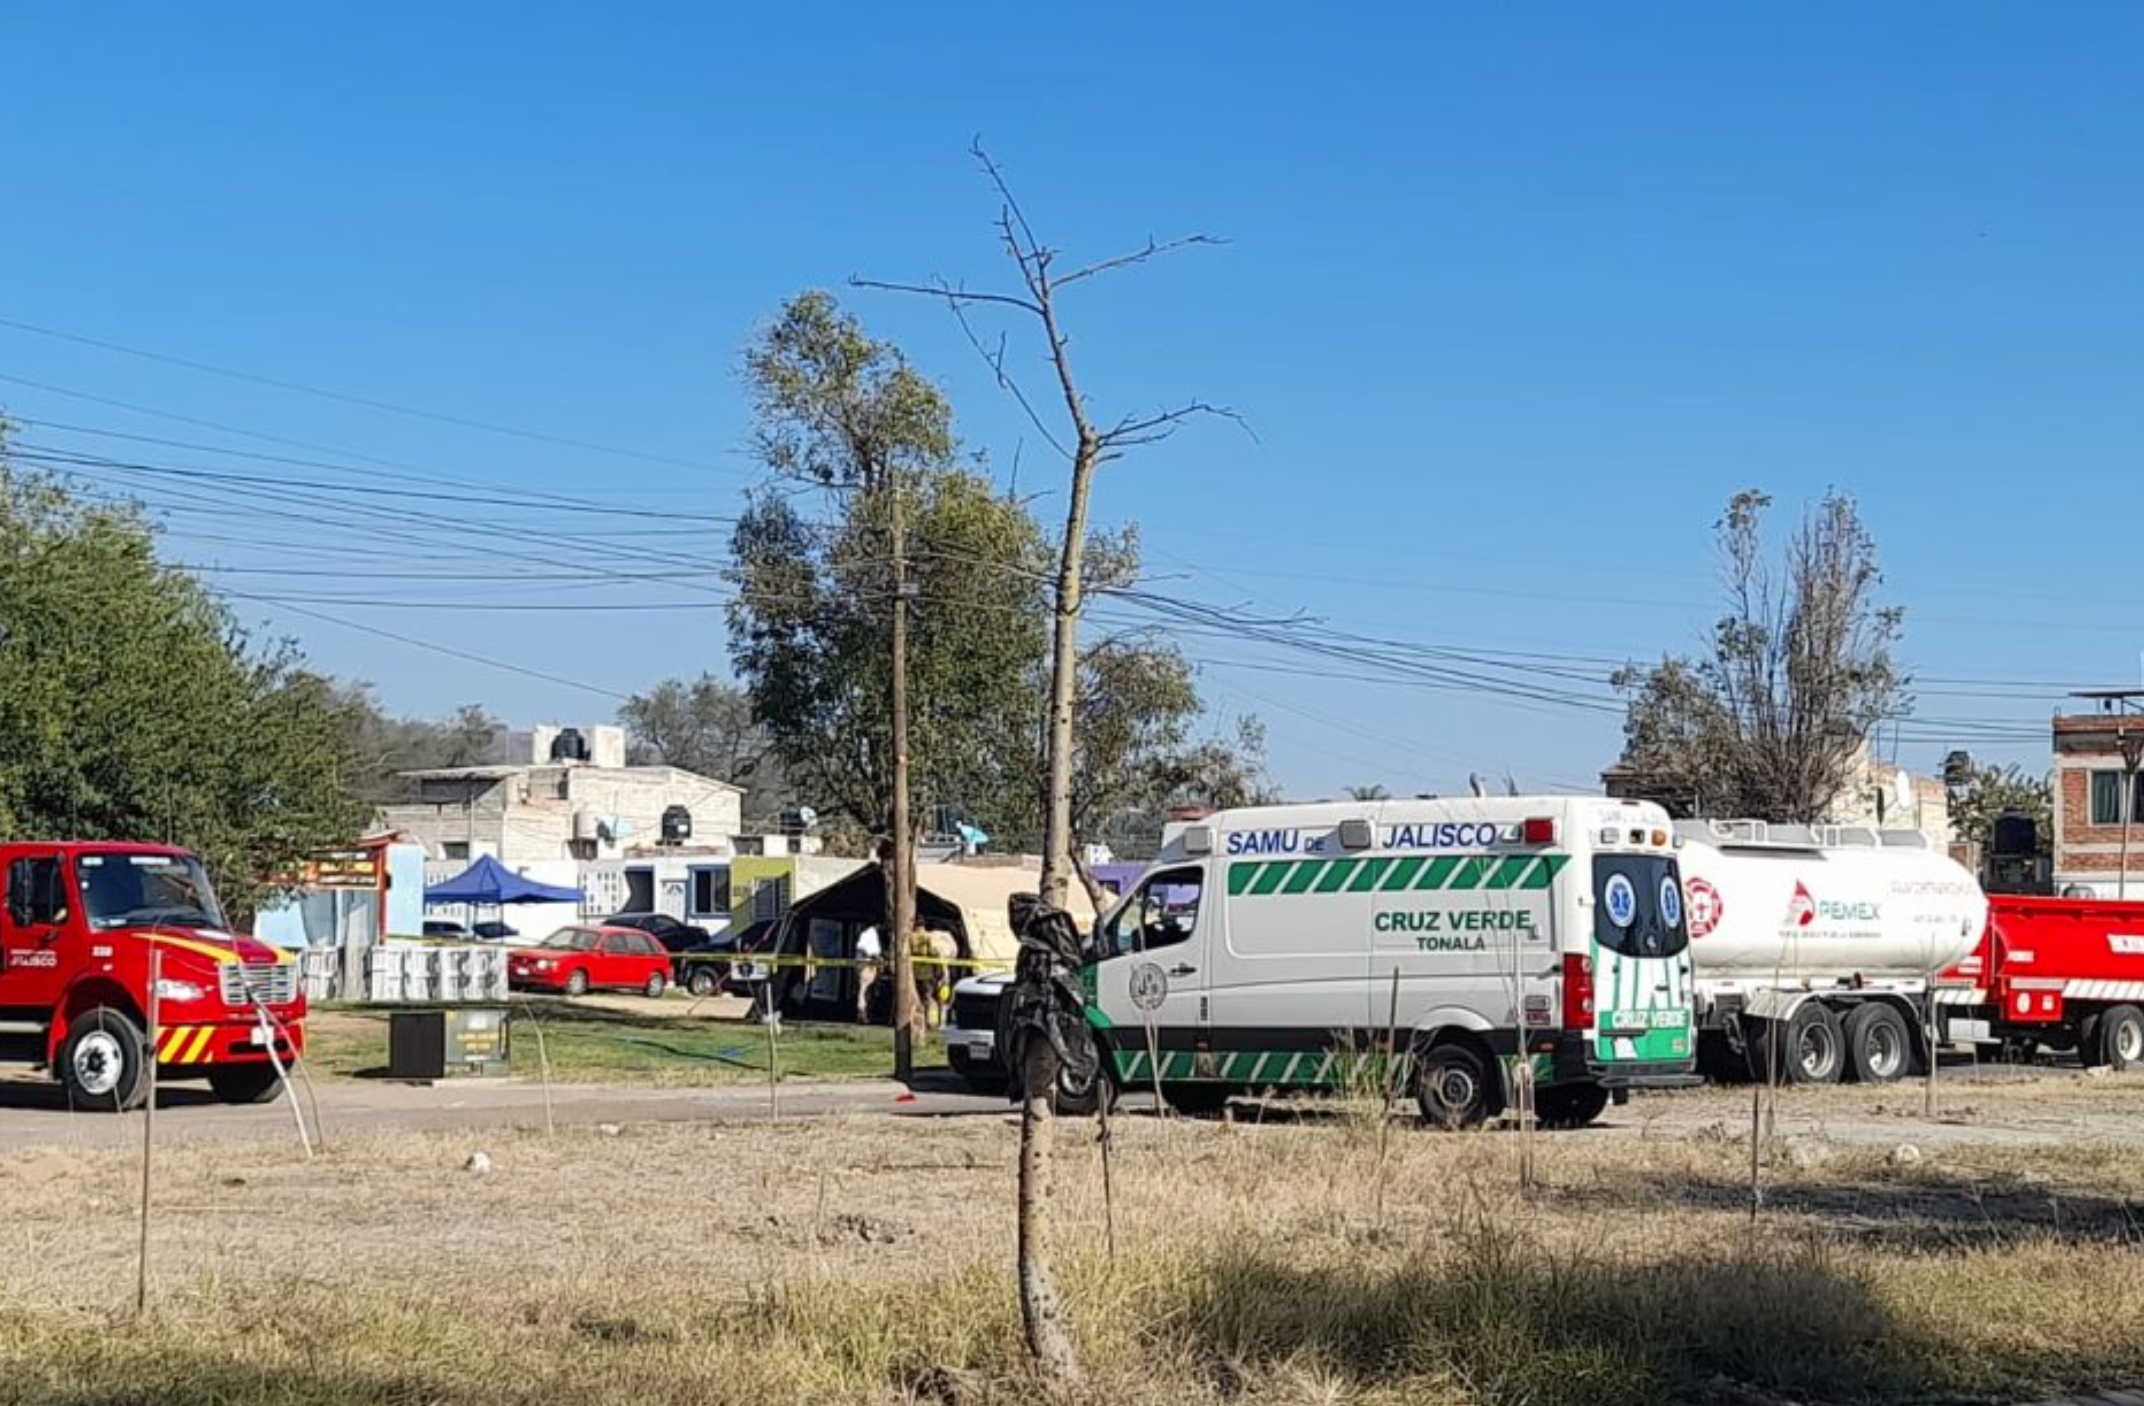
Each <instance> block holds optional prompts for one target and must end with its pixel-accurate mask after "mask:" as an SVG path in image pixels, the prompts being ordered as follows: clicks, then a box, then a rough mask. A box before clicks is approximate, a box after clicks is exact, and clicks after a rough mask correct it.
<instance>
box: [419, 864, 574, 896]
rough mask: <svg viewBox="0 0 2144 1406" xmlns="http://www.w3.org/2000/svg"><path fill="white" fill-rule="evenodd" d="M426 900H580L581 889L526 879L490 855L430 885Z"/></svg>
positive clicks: (426, 891)
mask: <svg viewBox="0 0 2144 1406" xmlns="http://www.w3.org/2000/svg"><path fill="white" fill-rule="evenodd" d="M424 901H425V902H426V903H428V904H430V903H467V904H472V905H473V904H484V905H487V906H491V907H496V906H498V905H499V904H502V903H579V902H580V901H581V891H580V890H579V889H569V888H561V887H559V886H558V885H556V884H539V883H537V882H536V881H535V880H534V879H524V878H522V877H521V876H520V875H519V874H516V873H515V872H514V871H513V870H511V869H509V868H507V867H506V866H505V865H504V864H501V863H500V862H499V861H498V860H496V859H493V858H492V857H491V856H490V855H488V854H487V855H484V856H483V857H481V858H480V859H478V860H477V862H476V863H474V864H472V865H470V866H469V867H468V868H467V869H464V870H462V872H461V873H459V874H456V875H455V876H454V877H453V878H451V879H442V880H440V881H439V882H438V883H436V884H430V885H428V886H426V888H425V890H424Z"/></svg>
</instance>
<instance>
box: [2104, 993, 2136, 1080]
mask: <svg viewBox="0 0 2144 1406" xmlns="http://www.w3.org/2000/svg"><path fill="white" fill-rule="evenodd" d="M2098 1025H2099V1028H2098V1029H2097V1030H2096V1031H2094V1032H2093V1033H2094V1034H2096V1035H2097V1036H2098V1037H2099V1038H2098V1040H2097V1042H2096V1043H2097V1044H2098V1046H2099V1062H2100V1063H2101V1064H2104V1065H2109V1066H2111V1067H2112V1068H2114V1069H2117V1070H2121V1069H2135V1068H2137V1067H2138V1066H2139V1065H2144V1011H2140V1010H2138V1009H2137V1008H2136V1007H2135V1006H2114V1007H2111V1008H2110V1009H2108V1010H2107V1011H2105V1012H2103V1013H2102V1014H2101V1015H2100V1017H2099V1022H2098Z"/></svg>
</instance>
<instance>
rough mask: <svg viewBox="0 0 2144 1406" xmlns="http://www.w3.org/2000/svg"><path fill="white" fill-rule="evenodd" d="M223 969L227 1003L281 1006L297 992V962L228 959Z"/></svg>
mask: <svg viewBox="0 0 2144 1406" xmlns="http://www.w3.org/2000/svg"><path fill="white" fill-rule="evenodd" d="M220 970H221V972H222V976H223V1002H224V1004H225V1005H227V1006H251V1005H254V1004H256V1003H258V1004H260V1005H266V1006H280V1005H282V1004H283V1003H284V1002H286V1001H289V1000H291V999H293V998H294V997H296V996H297V994H298V966H297V963H295V962H243V963H241V962H225V963H224V964H223V966H222V968H221V969H220Z"/></svg>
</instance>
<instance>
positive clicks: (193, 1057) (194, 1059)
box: [179, 1025, 216, 1064]
mask: <svg viewBox="0 0 2144 1406" xmlns="http://www.w3.org/2000/svg"><path fill="white" fill-rule="evenodd" d="M215 1033H216V1027H214V1026H213V1025H204V1026H202V1027H200V1029H199V1030H198V1031H197V1032H196V1033H195V1035H194V1038H193V1042H192V1043H191V1044H190V1045H189V1046H188V1047H187V1050H186V1053H185V1054H184V1055H181V1056H180V1057H179V1063H181V1064H198V1063H200V1060H201V1056H202V1054H203V1052H205V1051H206V1050H207V1049H208V1042H209V1037H210V1036H212V1035H214V1034H215Z"/></svg>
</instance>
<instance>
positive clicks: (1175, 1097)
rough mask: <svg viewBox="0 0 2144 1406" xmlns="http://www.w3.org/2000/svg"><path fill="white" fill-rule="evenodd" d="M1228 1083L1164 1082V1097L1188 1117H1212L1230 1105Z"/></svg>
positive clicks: (1162, 1087)
mask: <svg viewBox="0 0 2144 1406" xmlns="http://www.w3.org/2000/svg"><path fill="white" fill-rule="evenodd" d="M1231 1092H1232V1090H1231V1089H1230V1088H1229V1087H1228V1085H1226V1084H1163V1085H1162V1086H1161V1096H1162V1099H1163V1100H1164V1101H1165V1102H1166V1103H1167V1104H1168V1105H1169V1107H1171V1108H1173V1109H1175V1110H1176V1111H1177V1112H1178V1113H1181V1114H1183V1115H1184V1116H1185V1117H1186V1118H1211V1117H1212V1116H1213V1115H1214V1114H1216V1113H1219V1112H1220V1111H1221V1110H1222V1109H1224V1108H1226V1107H1228V1096H1229V1094H1230V1093H1231Z"/></svg>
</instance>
